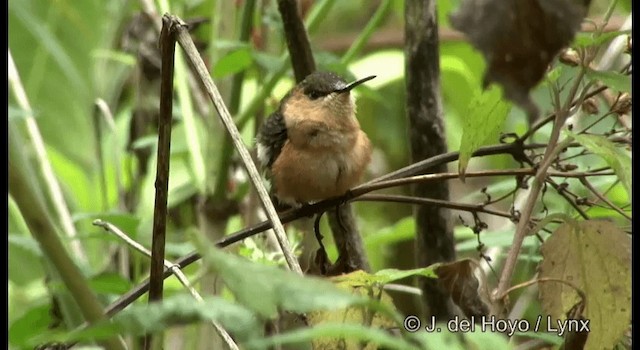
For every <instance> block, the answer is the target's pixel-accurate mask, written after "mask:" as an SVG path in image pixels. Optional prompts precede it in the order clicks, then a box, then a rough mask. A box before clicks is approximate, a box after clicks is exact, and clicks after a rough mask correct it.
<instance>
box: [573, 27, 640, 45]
mask: <svg viewBox="0 0 640 350" xmlns="http://www.w3.org/2000/svg"><path fill="white" fill-rule="evenodd" d="M625 34H631V30H616V31H613V32H607V33H602V34H600V35H599V36H596V37H594V36H593V33H584V32H581V33H578V34H577V35H576V38H575V40H574V41H573V44H572V46H573V47H588V46H596V45H600V44H602V43H604V42H607V41H609V40H611V39H613V38H615V37H617V36H619V35H625Z"/></svg>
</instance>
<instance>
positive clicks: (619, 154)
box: [567, 132, 631, 196]
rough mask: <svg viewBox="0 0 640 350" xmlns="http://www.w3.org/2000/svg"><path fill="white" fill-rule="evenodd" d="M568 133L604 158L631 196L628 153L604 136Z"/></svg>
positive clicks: (629, 157) (629, 158)
mask: <svg viewBox="0 0 640 350" xmlns="http://www.w3.org/2000/svg"><path fill="white" fill-rule="evenodd" d="M567 133H568V134H569V135H571V137H573V138H574V139H575V140H576V141H577V142H578V143H580V144H581V145H583V146H584V147H585V148H586V149H588V150H589V151H590V152H592V153H594V154H597V155H598V156H600V157H602V158H603V159H604V160H605V162H607V164H608V165H609V166H610V167H611V168H612V169H613V171H614V172H615V173H616V175H618V178H619V179H620V182H622V184H623V185H624V188H625V189H626V190H627V193H628V194H629V196H631V156H630V155H629V154H628V153H627V152H625V151H624V150H622V149H620V148H619V147H616V146H615V145H614V144H613V143H612V142H611V141H609V140H608V139H607V138H605V137H603V136H599V135H576V134H574V133H572V132H567Z"/></svg>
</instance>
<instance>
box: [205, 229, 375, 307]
mask: <svg viewBox="0 0 640 350" xmlns="http://www.w3.org/2000/svg"><path fill="white" fill-rule="evenodd" d="M197 237H198V242H196V243H198V246H199V250H200V252H201V253H203V257H204V258H205V262H206V263H207V264H208V266H209V267H210V268H211V269H212V270H213V271H214V272H215V273H217V274H218V275H219V276H220V278H221V279H222V280H223V281H224V283H225V285H226V286H227V287H228V288H229V290H231V292H232V293H233V295H234V296H235V297H236V299H237V300H238V301H239V302H240V303H241V304H242V305H245V306H246V307H248V308H249V309H251V310H253V311H255V312H256V313H258V314H259V315H261V316H263V317H267V318H271V317H275V316H276V315H277V314H278V310H287V311H292V312H300V313H305V312H309V311H313V310H329V309H340V308H345V307H348V306H352V305H361V304H364V303H366V302H367V299H366V298H362V297H359V296H356V295H351V294H349V293H346V292H344V291H342V290H340V289H338V288H337V287H336V286H334V285H333V284H332V283H330V282H329V281H326V280H322V279H319V278H315V277H308V276H307V277H303V276H299V275H297V274H295V273H293V272H290V271H284V270H282V269H280V268H277V267H274V266H266V265H261V264H257V263H252V262H250V261H248V260H247V259H245V258H242V257H239V256H236V255H232V254H228V253H225V252H223V251H222V250H219V249H216V248H213V247H211V246H210V245H205V243H206V242H204V240H203V241H202V242H200V241H199V240H202V238H200V237H199V236H197Z"/></svg>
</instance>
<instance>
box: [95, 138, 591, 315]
mask: <svg viewBox="0 0 640 350" xmlns="http://www.w3.org/2000/svg"><path fill="white" fill-rule="evenodd" d="M579 146H580V145H578V144H577V143H576V144H572V145H571V147H579ZM542 147H545V145H544V144H529V145H519V144H513V143H512V144H501V145H493V146H486V147H481V148H479V149H478V150H477V151H476V152H474V154H473V156H474V157H482V156H489V155H498V154H514V153H515V154H518V152H521V151H522V149H525V150H526V149H537V148H542ZM458 157H459V152H449V153H446V154H441V155H438V156H435V157H431V158H429V159H425V160H423V161H421V162H418V163H416V164H411V165H409V166H406V167H404V168H401V169H398V170H396V171H394V172H392V173H389V174H386V175H383V176H380V177H378V178H376V179H373V180H371V181H369V182H367V183H366V184H363V185H362V186H366V185H370V184H374V183H376V182H379V181H382V180H389V179H395V178H400V177H402V176H411V175H413V174H419V173H421V172H423V171H426V170H428V169H429V168H430V167H432V166H434V165H437V164H444V163H448V162H453V161H456V160H458ZM600 170H601V169H598V171H600ZM470 174H474V173H470ZM467 176H474V175H469V174H467ZM356 189H357V188H356ZM354 190H355V189H354ZM353 197H354V196H353V194H352V193H351V192H350V193H347V194H345V195H344V196H342V197H337V198H329V199H326V200H323V201H320V202H317V203H314V204H311V205H308V206H303V207H301V208H298V209H294V210H289V211H286V212H284V213H282V214H280V220H281V222H283V223H288V222H291V221H294V220H297V219H299V218H302V217H311V216H313V215H317V214H319V213H322V212H325V211H326V210H328V209H329V208H332V207H335V206H336V205H338V204H340V203H344V202H345V201H348V200H350V199H353ZM271 228H272V226H271V222H270V221H268V220H267V221H263V222H260V223H258V224H256V225H253V226H250V227H246V228H243V229H242V230H240V231H237V232H235V233H233V234H230V235H228V236H225V237H224V238H222V239H221V240H219V241H218V242H216V246H217V247H219V248H224V247H227V246H229V245H231V244H234V243H237V242H240V241H242V240H244V239H246V238H249V237H251V236H254V235H256V234H258V233H261V232H264V231H266V230H268V229H271ZM199 259H200V254H198V253H197V252H192V253H189V254H187V255H186V256H184V257H182V258H180V259H179V260H178V261H176V264H178V265H179V266H180V267H181V268H184V267H186V266H189V265H190V264H192V263H194V262H196V261H198V260H199ZM170 275H171V271H169V270H165V271H164V277H165V278H166V277H168V276H170ZM148 290H149V281H148V280H146V281H143V282H141V283H140V284H139V285H137V286H136V287H134V288H133V289H131V290H130V291H129V292H127V293H126V294H124V295H122V296H121V297H120V298H119V299H118V300H116V301H114V302H113V303H112V304H111V305H109V307H108V308H107V309H106V312H107V314H108V315H114V314H116V313H117V312H119V311H120V310H122V309H124V308H125V307H126V306H127V305H129V304H131V303H132V302H133V301H135V300H136V299H138V298H139V297H140V296H142V295H143V294H144V293H146V292H147V291H148Z"/></svg>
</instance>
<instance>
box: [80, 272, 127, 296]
mask: <svg viewBox="0 0 640 350" xmlns="http://www.w3.org/2000/svg"><path fill="white" fill-rule="evenodd" d="M89 286H91V289H93V291H94V292H96V293H102V294H118V295H120V294H124V293H126V292H128V291H129V289H131V288H132V287H133V286H132V284H131V281H129V280H127V279H125V278H123V277H122V276H121V275H119V274H117V273H101V274H99V275H96V276H93V277H92V278H91V279H89Z"/></svg>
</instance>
